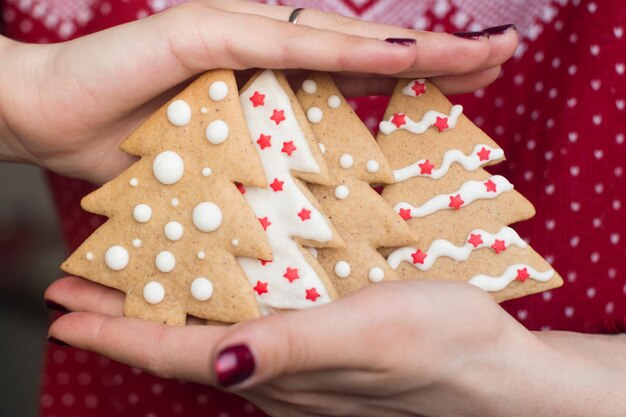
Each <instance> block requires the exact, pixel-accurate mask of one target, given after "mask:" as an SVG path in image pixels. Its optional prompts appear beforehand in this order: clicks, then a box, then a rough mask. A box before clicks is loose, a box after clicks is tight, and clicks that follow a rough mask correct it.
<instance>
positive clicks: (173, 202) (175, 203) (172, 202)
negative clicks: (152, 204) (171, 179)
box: [170, 198, 180, 207]
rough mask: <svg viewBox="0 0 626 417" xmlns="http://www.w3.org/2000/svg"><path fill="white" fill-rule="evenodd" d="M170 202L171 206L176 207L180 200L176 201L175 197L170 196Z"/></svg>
mask: <svg viewBox="0 0 626 417" xmlns="http://www.w3.org/2000/svg"><path fill="white" fill-rule="evenodd" d="M170 204H171V205H172V207H178V206H179V205H180V201H178V199H177V198H172V201H171V202H170Z"/></svg>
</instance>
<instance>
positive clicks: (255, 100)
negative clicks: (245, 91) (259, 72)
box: [250, 91, 265, 107]
mask: <svg viewBox="0 0 626 417" xmlns="http://www.w3.org/2000/svg"><path fill="white" fill-rule="evenodd" d="M264 100H265V94H261V93H259V92H258V91H255V92H254V94H253V95H252V97H250V101H251V102H252V104H253V105H254V107H259V106H262V105H264V104H265V102H264Z"/></svg>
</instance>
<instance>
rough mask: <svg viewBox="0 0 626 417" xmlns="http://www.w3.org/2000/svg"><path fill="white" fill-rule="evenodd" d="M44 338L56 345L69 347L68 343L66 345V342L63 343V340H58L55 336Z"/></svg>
mask: <svg viewBox="0 0 626 417" xmlns="http://www.w3.org/2000/svg"><path fill="white" fill-rule="evenodd" d="M46 340H47V341H48V342H50V343H53V344H55V345H58V346H63V347H70V345H68V344H67V343H65V342H64V341H62V340H59V339H57V338H55V337H52V336H48V337H46Z"/></svg>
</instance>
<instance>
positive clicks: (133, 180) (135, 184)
mask: <svg viewBox="0 0 626 417" xmlns="http://www.w3.org/2000/svg"><path fill="white" fill-rule="evenodd" d="M128 183H129V184H130V185H131V187H136V186H137V184H139V181H137V178H131V179H130V181H129V182H128Z"/></svg>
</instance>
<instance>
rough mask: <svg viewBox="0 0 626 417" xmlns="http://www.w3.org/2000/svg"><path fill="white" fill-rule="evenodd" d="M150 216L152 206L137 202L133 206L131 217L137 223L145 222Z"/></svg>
mask: <svg viewBox="0 0 626 417" xmlns="http://www.w3.org/2000/svg"><path fill="white" fill-rule="evenodd" d="M151 217H152V208H150V206H149V205H147V204H137V205H136V206H135V208H133V218H134V219H135V220H136V221H138V222H139V223H146V222H147V221H149V220H150V218H151Z"/></svg>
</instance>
